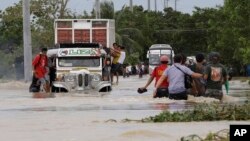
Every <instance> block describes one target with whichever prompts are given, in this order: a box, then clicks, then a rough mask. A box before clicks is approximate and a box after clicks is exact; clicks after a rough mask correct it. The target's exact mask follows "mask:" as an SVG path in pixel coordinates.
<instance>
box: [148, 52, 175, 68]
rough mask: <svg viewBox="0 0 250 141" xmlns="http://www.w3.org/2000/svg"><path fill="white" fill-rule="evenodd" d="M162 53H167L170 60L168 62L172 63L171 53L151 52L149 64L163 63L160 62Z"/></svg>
mask: <svg viewBox="0 0 250 141" xmlns="http://www.w3.org/2000/svg"><path fill="white" fill-rule="evenodd" d="M161 55H167V56H168V58H169V60H168V64H171V63H172V62H171V55H170V54H149V64H150V65H159V64H161V62H160V56H161Z"/></svg>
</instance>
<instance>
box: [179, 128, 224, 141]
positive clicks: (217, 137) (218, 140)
mask: <svg viewBox="0 0 250 141" xmlns="http://www.w3.org/2000/svg"><path fill="white" fill-rule="evenodd" d="M181 141H229V130H227V129H225V130H221V131H218V132H216V133H209V134H208V135H207V136H206V137H205V138H204V139H202V138H201V137H199V136H198V135H189V136H187V137H182V138H181Z"/></svg>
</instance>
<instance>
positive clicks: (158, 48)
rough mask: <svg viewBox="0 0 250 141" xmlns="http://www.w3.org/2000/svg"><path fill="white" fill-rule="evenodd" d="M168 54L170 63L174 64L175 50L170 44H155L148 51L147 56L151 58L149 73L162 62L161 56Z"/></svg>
mask: <svg viewBox="0 0 250 141" xmlns="http://www.w3.org/2000/svg"><path fill="white" fill-rule="evenodd" d="M161 55H167V56H168V57H169V61H168V65H172V64H173V57H174V50H173V49H172V47H171V46H170V45H168V44H153V45H151V47H150V48H149V50H148V52H147V58H148V59H149V74H151V72H152V71H153V70H154V68H155V67H156V66H158V65H159V64H160V63H161V62H160V56H161Z"/></svg>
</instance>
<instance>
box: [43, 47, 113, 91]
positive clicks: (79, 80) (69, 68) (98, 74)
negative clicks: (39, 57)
mask: <svg viewBox="0 0 250 141" xmlns="http://www.w3.org/2000/svg"><path fill="white" fill-rule="evenodd" d="M47 55H48V57H49V59H50V60H53V61H52V64H54V67H55V68H56V69H55V72H54V73H55V76H56V78H55V79H54V80H53V81H52V84H53V87H54V89H52V90H53V91H54V92H86V91H89V90H94V91H98V92H108V91H111V90H112V85H111V82H110V80H109V81H103V80H102V75H103V72H102V69H103V66H104V64H103V63H104V61H103V59H104V58H105V51H104V50H102V49H100V46H99V44H97V43H96V44H95V43H76V44H72V43H68V44H60V45H59V48H56V49H50V50H48V53H47Z"/></svg>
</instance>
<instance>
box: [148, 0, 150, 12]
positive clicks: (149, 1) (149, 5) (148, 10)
mask: <svg viewBox="0 0 250 141" xmlns="http://www.w3.org/2000/svg"><path fill="white" fill-rule="evenodd" d="M148 11H150V0H148Z"/></svg>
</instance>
